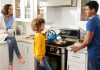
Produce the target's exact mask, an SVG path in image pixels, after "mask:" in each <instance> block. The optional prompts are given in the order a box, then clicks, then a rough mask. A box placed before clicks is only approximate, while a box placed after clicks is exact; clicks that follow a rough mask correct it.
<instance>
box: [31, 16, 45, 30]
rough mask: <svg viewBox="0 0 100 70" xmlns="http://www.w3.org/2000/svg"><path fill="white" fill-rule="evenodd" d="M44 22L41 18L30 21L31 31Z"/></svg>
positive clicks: (37, 28)
mask: <svg viewBox="0 0 100 70" xmlns="http://www.w3.org/2000/svg"><path fill="white" fill-rule="evenodd" d="M44 23H45V20H44V19H43V18H35V19H34V20H33V21H32V24H31V27H32V30H33V31H38V30H39V28H40V26H41V25H42V24H44Z"/></svg>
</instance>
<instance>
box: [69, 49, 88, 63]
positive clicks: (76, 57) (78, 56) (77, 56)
mask: <svg viewBox="0 0 100 70" xmlns="http://www.w3.org/2000/svg"><path fill="white" fill-rule="evenodd" d="M68 60H72V61H77V62H81V63H85V62H86V53H80V52H77V53H73V52H71V51H68Z"/></svg>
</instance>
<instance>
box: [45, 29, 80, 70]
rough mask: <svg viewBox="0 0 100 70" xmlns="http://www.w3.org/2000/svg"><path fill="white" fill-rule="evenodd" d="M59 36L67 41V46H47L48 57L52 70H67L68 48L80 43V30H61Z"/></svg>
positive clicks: (49, 44)
mask: <svg viewBox="0 0 100 70" xmlns="http://www.w3.org/2000/svg"><path fill="white" fill-rule="evenodd" d="M60 30H61V32H60V33H59V36H61V37H62V38H64V40H67V43H66V45H64V46H63V45H56V44H51V43H47V44H46V56H47V60H48V62H49V64H50V66H51V68H52V70H67V67H66V66H67V50H66V47H67V46H69V45H72V44H74V43H75V42H78V41H80V30H79V29H60Z"/></svg>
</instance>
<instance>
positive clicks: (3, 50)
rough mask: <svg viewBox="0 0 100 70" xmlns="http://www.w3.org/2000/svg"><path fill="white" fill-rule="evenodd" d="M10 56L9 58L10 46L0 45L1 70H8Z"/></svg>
mask: <svg viewBox="0 0 100 70" xmlns="http://www.w3.org/2000/svg"><path fill="white" fill-rule="evenodd" d="M8 65H9V56H8V45H7V44H1V45H0V70H8Z"/></svg>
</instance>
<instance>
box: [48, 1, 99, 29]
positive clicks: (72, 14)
mask: <svg viewBox="0 0 100 70" xmlns="http://www.w3.org/2000/svg"><path fill="white" fill-rule="evenodd" d="M97 1H98V3H99V4H100V0H97ZM46 12H47V15H46V21H47V23H49V24H50V25H51V27H63V28H69V27H71V28H77V27H81V28H82V29H84V30H85V29H86V22H87V21H81V20H80V14H81V13H80V12H81V0H77V7H47V11H46ZM98 14H100V10H99V11H98Z"/></svg>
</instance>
